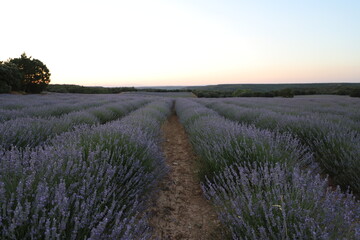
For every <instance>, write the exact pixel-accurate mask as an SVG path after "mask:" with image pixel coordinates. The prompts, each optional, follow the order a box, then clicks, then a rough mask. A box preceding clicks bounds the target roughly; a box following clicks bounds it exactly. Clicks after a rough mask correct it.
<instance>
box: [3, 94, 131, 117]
mask: <svg viewBox="0 0 360 240" xmlns="http://www.w3.org/2000/svg"><path fill="white" fill-rule="evenodd" d="M16 99H17V101H21V102H22V104H23V105H19V104H16V101H15V103H14V100H15V99H14V98H12V97H11V95H10V96H9V98H4V99H3V102H2V103H1V104H3V108H0V122H4V121H8V120H11V119H15V118H19V117H41V118H47V117H52V116H54V117H59V116H61V115H63V114H67V113H70V112H73V111H79V110H84V109H86V108H90V107H96V106H101V105H103V104H106V103H111V102H113V103H114V102H118V101H123V100H130V98H129V97H125V96H122V95H111V96H93V97H89V96H82V95H76V94H73V95H71V96H67V97H66V96H65V97H64V96H61V95H60V96H59V95H51V96H41V97H39V96H34V99H32V98H30V99H29V98H27V96H17V98H16ZM45 100H47V101H45ZM1 104H0V105H1Z"/></svg>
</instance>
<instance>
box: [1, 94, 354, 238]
mask: <svg viewBox="0 0 360 240" xmlns="http://www.w3.org/2000/svg"><path fill="white" fill-rule="evenodd" d="M171 114H176V115H177V117H178V118H179V120H180V122H181V123H182V125H183V126H184V128H185V130H186V133H187V134H188V137H189V139H190V142H191V144H192V146H193V149H194V150H195V152H196V154H197V155H198V157H197V159H196V160H197V162H198V169H194V171H196V172H198V175H199V176H198V177H199V179H200V181H201V188H202V190H203V195H204V196H205V197H206V198H207V199H209V201H211V203H212V204H213V206H214V211H216V214H217V216H218V218H219V220H220V221H221V223H222V225H223V231H222V234H223V237H222V238H223V239H360V203H359V197H360V175H359V173H360V134H359V133H360V100H359V99H355V98H350V97H343V96H310V97H309V96H308V97H295V98H293V99H285V98H271V99H266V98H223V99H196V98H185V96H180V95H179V96H172V95H170V96H169V95H164V96H161V94H159V95H155V94H154V95H153V94H149V95H136V94H129V95H127V94H116V95H115V94H113V95H112V94H109V95H85V94H83V95H81V94H49V95H24V96H16V95H7V94H6V95H0V239H151V238H152V227H151V226H150V224H149V221H148V219H149V217H150V216H149V215H151V212H149V211H147V209H149V207H150V206H149V203H150V201H149V199H151V198H152V197H154V196H156V192H157V191H158V189H157V183H158V182H159V181H161V179H162V178H163V177H164V176H165V175H166V174H167V173H168V172H169V166H167V165H166V164H165V161H164V160H165V156H164V154H163V151H162V142H163V141H164V137H163V134H162V130H161V126H162V124H163V123H164V122H165V121H166V120H167V118H168V117H169V116H170V115H171ZM189 204H191V203H189Z"/></svg>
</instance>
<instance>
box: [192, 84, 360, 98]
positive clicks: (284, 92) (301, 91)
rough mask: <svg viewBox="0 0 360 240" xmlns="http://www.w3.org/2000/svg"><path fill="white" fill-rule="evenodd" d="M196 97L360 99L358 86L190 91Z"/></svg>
mask: <svg viewBox="0 0 360 240" xmlns="http://www.w3.org/2000/svg"><path fill="white" fill-rule="evenodd" d="M192 92H193V93H194V94H195V95H196V96H197V97H200V98H201V97H204V98H222V97H290V98H291V97H294V96H295V95H324V94H327V95H349V96H351V97H360V86H359V87H356V86H351V87H350V86H340V87H337V88H336V87H317V88H315V87H314V88H284V89H280V90H273V91H261V92H260V91H259V92H255V91H252V90H250V89H241V88H239V89H236V90H233V91H229V90H225V91H222V90H192Z"/></svg>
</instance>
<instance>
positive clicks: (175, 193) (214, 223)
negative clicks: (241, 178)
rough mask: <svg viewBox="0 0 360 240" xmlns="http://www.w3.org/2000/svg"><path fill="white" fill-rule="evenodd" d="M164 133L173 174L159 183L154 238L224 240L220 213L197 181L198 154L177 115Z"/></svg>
mask: <svg viewBox="0 0 360 240" xmlns="http://www.w3.org/2000/svg"><path fill="white" fill-rule="evenodd" d="M162 131H163V133H164V138H165V141H164V143H163V146H162V147H163V151H164V154H165V157H166V163H167V165H168V166H169V167H170V171H169V173H168V174H167V175H166V176H165V177H164V179H163V180H162V181H161V182H160V183H159V185H158V187H159V192H158V194H157V196H155V197H156V199H154V203H153V204H154V205H153V207H152V208H151V209H150V212H151V215H152V217H151V218H150V225H151V226H152V227H153V230H154V235H153V239H161V240H167V239H169V240H170V239H171V240H172V239H176V240H177V239H194V240H195V239H196V240H201V239H221V237H220V236H219V233H220V230H219V229H220V223H219V221H218V219H217V215H216V212H215V210H214V209H213V207H212V206H211V204H210V202H209V201H208V200H206V199H205V198H204V196H203V194H202V190H201V187H200V181H199V179H198V178H197V172H196V169H197V168H196V155H195V154H194V152H193V150H192V147H191V145H190V142H189V139H188V136H187V134H186V133H185V130H184V128H183V126H182V125H181V124H180V122H179V120H178V117H177V116H176V115H175V113H173V114H172V115H171V116H170V117H169V118H168V120H167V121H166V122H165V123H164V125H163V126H162Z"/></svg>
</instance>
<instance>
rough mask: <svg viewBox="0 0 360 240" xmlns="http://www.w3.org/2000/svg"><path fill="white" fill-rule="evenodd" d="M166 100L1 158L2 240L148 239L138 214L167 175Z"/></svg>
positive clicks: (1, 153)
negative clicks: (163, 141) (163, 138)
mask: <svg viewBox="0 0 360 240" xmlns="http://www.w3.org/2000/svg"><path fill="white" fill-rule="evenodd" d="M170 106H171V100H167V101H161V102H152V103H150V104H148V105H146V106H145V107H143V108H140V109H138V110H136V111H134V112H132V113H131V114H129V115H128V116H126V117H124V118H122V119H121V120H117V121H112V122H109V123H107V124H104V125H99V126H82V127H81V128H78V129H77V130H75V131H73V132H66V133H64V134H61V135H59V136H57V137H56V138H54V139H53V140H52V141H51V142H50V143H49V144H48V145H45V146H43V147H37V148H35V149H24V150H21V151H20V150H18V149H16V148H13V149H12V150H11V151H5V150H1V151H0V158H1V159H0V238H1V239H147V238H149V237H150V228H149V226H148V225H147V219H146V215H145V214H144V209H145V207H146V204H145V201H146V199H147V197H148V196H149V195H150V194H151V192H152V190H153V186H154V184H155V183H156V181H157V180H158V179H159V178H161V177H162V176H163V174H164V173H165V171H166V168H165V165H164V161H163V156H162V155H161V154H160V152H161V151H159V147H158V142H159V141H160V139H159V136H160V125H161V123H162V122H163V121H164V120H165V119H166V117H167V116H168V114H169V113H170Z"/></svg>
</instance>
